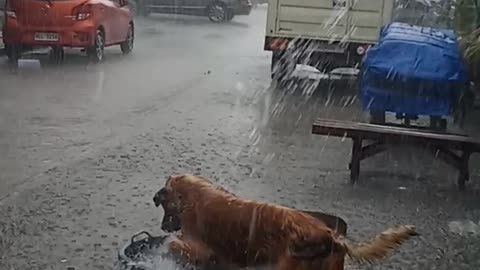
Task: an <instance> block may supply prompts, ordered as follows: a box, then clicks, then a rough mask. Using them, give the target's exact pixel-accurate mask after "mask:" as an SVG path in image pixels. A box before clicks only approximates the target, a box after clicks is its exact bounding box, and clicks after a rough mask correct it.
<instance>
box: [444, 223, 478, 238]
mask: <svg viewBox="0 0 480 270" xmlns="http://www.w3.org/2000/svg"><path fill="white" fill-rule="evenodd" d="M448 229H449V231H450V232H451V233H453V234H457V235H460V236H465V237H471V236H480V221H479V222H474V221H472V220H456V221H451V222H449V223H448Z"/></svg>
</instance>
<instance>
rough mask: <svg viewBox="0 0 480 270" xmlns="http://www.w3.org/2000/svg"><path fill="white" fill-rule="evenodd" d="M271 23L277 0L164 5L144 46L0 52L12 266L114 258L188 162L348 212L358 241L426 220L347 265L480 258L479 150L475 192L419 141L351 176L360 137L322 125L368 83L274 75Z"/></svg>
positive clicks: (250, 192)
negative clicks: (179, 12)
mask: <svg viewBox="0 0 480 270" xmlns="http://www.w3.org/2000/svg"><path fill="white" fill-rule="evenodd" d="M264 28H265V8H264V7H259V8H258V9H256V10H254V11H253V13H252V14H251V15H250V16H244V17H237V18H235V19H234V20H233V22H231V23H228V24H212V23H210V22H209V21H208V20H207V19H205V18H196V17H181V16H151V17H149V18H147V19H141V20H139V21H138V22H137V38H136V45H135V49H134V53H133V54H132V55H129V56H123V55H121V53H120V50H119V49H118V48H111V49H109V50H108V52H107V56H106V61H105V63H102V64H100V65H90V64H88V62H87V60H86V58H85V57H84V56H82V55H81V54H79V53H76V52H71V53H69V54H68V55H67V59H66V61H65V63H63V64H61V65H59V66H54V65H50V64H48V63H47V62H46V61H45V59H44V58H45V57H44V56H34V57H33V58H35V59H40V60H41V64H42V66H41V67H39V66H37V65H36V64H33V63H36V62H35V61H33V62H29V61H26V62H24V64H23V66H22V67H21V68H20V71H19V73H17V74H12V73H10V72H9V71H8V69H7V65H6V60H4V59H2V60H0V62H1V63H0V85H1V87H0V125H1V127H2V128H1V129H0V153H2V157H1V159H0V169H1V170H0V171H1V173H0V231H1V233H0V269H2V270H3V269H6V270H7V269H8V270H10V269H55V270H56V269H67V268H68V267H74V269H112V267H113V265H114V263H115V261H116V255H117V251H118V249H119V248H120V247H121V246H122V245H124V244H125V243H126V241H128V239H129V238H130V237H131V236H132V235H133V234H134V233H135V232H138V231H140V230H147V231H150V232H152V233H154V234H160V233H161V231H160V226H159V222H160V220H161V211H160V210H159V209H157V208H155V207H154V205H153V202H152V197H153V195H154V193H155V192H156V191H157V190H158V189H159V188H160V187H161V186H162V184H163V183H164V181H165V180H166V178H167V176H168V175H171V174H176V173H185V172H187V173H198V174H202V175H204V176H206V177H209V178H211V179H213V180H214V181H216V182H217V183H219V184H221V185H224V186H225V187H227V188H228V189H230V190H232V191H234V192H235V193H237V194H238V195H240V196H243V197H246V198H251V199H257V200H262V201H267V202H275V203H280V204H283V205H287V206H292V207H296V208H299V209H310V210H315V211H324V212H328V213H333V214H336V215H338V216H341V217H343V218H344V219H345V220H346V221H347V222H348V224H349V237H351V238H352V239H354V240H358V241H360V240H366V239H368V238H369V237H372V236H373V235H375V234H376V233H378V232H380V231H382V230H384V229H386V228H387V227H389V226H393V225H396V224H414V225H416V226H417V227H418V231H419V232H420V233H421V236H420V237H418V238H416V239H415V240H413V241H410V242H408V243H407V244H406V245H405V246H404V247H403V248H401V250H400V251H399V252H397V253H395V254H394V256H393V257H392V258H391V259H389V260H387V261H385V262H383V263H380V264H376V265H374V266H363V267H357V266H354V265H350V263H348V264H349V265H348V266H347V267H346V268H348V269H357V268H358V269H408V270H412V269H429V270H430V269H445V270H446V269H469V270H474V269H479V268H480V258H479V257H478V254H480V253H479V252H480V245H479V244H478V243H479V239H480V223H479V222H480V196H479V191H480V186H479V184H478V180H480V158H478V156H477V157H474V158H473V159H472V161H471V166H472V181H471V182H469V183H468V188H467V191H466V192H465V193H463V194H462V193H460V192H458V191H457V190H456V189H455V187H454V184H455V179H456V173H455V172H454V171H453V170H451V169H450V168H448V167H447V166H446V165H444V164H443V163H441V162H440V161H438V160H435V159H434V158H432V157H430V156H429V155H427V154H425V153H423V151H422V150H418V149H410V148H405V147H394V148H393V149H392V151H389V152H388V153H384V154H381V155H379V156H377V157H375V158H372V159H370V160H367V161H364V162H363V163H362V166H363V167H362V168H363V171H362V175H361V181H360V182H359V183H358V184H357V185H356V186H355V187H350V186H349V185H348V184H347V182H348V175H349V172H348V169H347V164H348V160H349V154H350V147H351V143H350V142H349V141H348V140H342V139H341V138H330V137H321V136H314V135H311V134H310V128H311V124H312V122H313V120H314V119H315V118H316V117H325V118H335V119H350V120H363V119H364V117H365V116H364V114H363V113H361V112H360V110H359V105H358V104H357V102H356V101H357V99H356V91H355V87H354V83H352V82H350V81H340V82H337V83H335V84H333V85H330V86H329V85H328V84H327V83H325V82H318V81H315V80H306V79H304V80H301V79H300V80H296V81H293V82H292V83H290V84H289V85H287V86H286V87H276V86H274V85H271V82H270V74H269V69H270V53H268V52H264V51H263V37H264ZM476 119H479V118H476ZM476 119H474V118H472V120H471V123H470V125H469V127H468V129H467V130H468V132H470V133H471V134H472V136H475V137H477V135H475V134H480V132H479V130H478V129H479V126H478V120H476ZM475 122H476V124H477V126H474V125H473V124H475Z"/></svg>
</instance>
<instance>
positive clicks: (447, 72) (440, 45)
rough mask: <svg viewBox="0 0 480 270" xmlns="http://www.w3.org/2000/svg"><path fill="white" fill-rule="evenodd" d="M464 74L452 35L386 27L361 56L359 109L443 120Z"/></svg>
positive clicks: (464, 79)
mask: <svg viewBox="0 0 480 270" xmlns="http://www.w3.org/2000/svg"><path fill="white" fill-rule="evenodd" d="M467 83H468V75H467V71H466V67H465V65H464V62H463V57H462V55H461V52H460V49H459V47H458V44H457V42H456V35H455V33H454V32H453V31H450V30H443V29H433V28H429V27H420V26H412V25H408V24H404V23H392V24H390V25H388V26H386V27H384V28H383V29H382V31H381V32H380V36H379V41H378V43H377V44H376V45H375V46H373V47H372V48H370V50H369V51H368V53H367V55H366V56H365V57H364V59H363V62H362V66H361V71H360V92H361V99H362V103H363V107H364V110H369V111H377V112H380V111H390V112H395V113H402V114H407V115H431V116H445V115H449V114H450V113H451V112H452V111H453V109H454V107H455V105H456V103H457V100H458V98H459V96H460V94H461V93H462V91H463V90H465V86H466V85H467Z"/></svg>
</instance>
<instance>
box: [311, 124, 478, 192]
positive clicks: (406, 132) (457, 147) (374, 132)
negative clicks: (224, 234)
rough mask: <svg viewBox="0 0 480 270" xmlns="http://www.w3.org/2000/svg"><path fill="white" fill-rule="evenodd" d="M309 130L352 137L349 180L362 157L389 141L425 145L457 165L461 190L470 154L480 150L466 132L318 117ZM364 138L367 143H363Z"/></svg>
mask: <svg viewBox="0 0 480 270" xmlns="http://www.w3.org/2000/svg"><path fill="white" fill-rule="evenodd" d="M312 133H313V134H318V135H328V136H336V137H342V138H351V139H352V140H353V146H352V159H351V162H350V165H349V169H350V182H351V183H352V184H354V183H355V182H356V181H357V180H358V177H359V174H360V162H361V161H362V160H364V159H367V158H369V157H372V156H374V155H376V154H378V153H381V152H383V151H385V150H386V146H387V145H389V144H390V145H392V144H393V145H395V144H413V145H419V146H420V147H424V148H425V147H426V148H427V149H429V150H430V152H431V153H432V154H433V155H434V156H435V157H438V158H440V159H441V160H443V161H444V162H446V163H447V164H449V165H450V166H452V167H453V168H455V169H457V170H458V171H459V176H458V181H457V183H458V187H459V189H461V190H463V189H464V188H465V182H467V181H468V180H469V178H470V174H469V160H470V156H471V155H472V154H473V153H479V152H480V141H477V140H474V139H472V138H470V137H468V136H466V135H459V134H451V133H441V132H436V131H431V130H425V129H413V128H406V127H398V126H387V125H376V124H367V123H360V122H350V121H337V120H327V119H318V120H317V121H315V123H314V124H313V126H312ZM364 141H370V143H369V144H366V145H364Z"/></svg>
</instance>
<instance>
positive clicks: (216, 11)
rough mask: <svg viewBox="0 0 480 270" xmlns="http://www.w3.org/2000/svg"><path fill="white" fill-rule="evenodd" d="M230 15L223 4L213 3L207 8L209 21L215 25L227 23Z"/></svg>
mask: <svg viewBox="0 0 480 270" xmlns="http://www.w3.org/2000/svg"><path fill="white" fill-rule="evenodd" d="M228 13H229V12H228V10H227V7H226V6H225V4H224V3H222V2H213V3H212V4H211V5H210V6H208V8H207V16H208V19H209V20H210V21H212V22H214V23H221V22H225V21H227V20H228V16H229V15H228ZM232 18H233V17H232Z"/></svg>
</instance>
